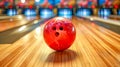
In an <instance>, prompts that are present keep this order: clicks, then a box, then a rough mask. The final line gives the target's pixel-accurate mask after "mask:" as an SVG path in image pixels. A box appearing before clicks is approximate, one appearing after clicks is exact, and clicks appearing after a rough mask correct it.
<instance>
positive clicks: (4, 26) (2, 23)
mask: <svg viewBox="0 0 120 67" xmlns="http://www.w3.org/2000/svg"><path fill="white" fill-rule="evenodd" d="M2 18H4V19H0V32H2V31H5V30H8V29H11V28H14V27H18V26H21V25H24V24H27V23H29V22H30V21H32V20H34V19H30V18H27V17H24V16H22V15H18V16H12V17H11V18H10V17H8V16H6V17H2Z"/></svg>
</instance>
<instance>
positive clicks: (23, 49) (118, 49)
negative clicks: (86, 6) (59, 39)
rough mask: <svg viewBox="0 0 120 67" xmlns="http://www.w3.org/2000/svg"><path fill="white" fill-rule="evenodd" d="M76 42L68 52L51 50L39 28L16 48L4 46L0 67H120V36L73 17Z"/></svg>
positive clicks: (0, 51)
mask: <svg viewBox="0 0 120 67" xmlns="http://www.w3.org/2000/svg"><path fill="white" fill-rule="evenodd" d="M71 21H72V22H73V24H74V25H75V28H76V40H75V41H74V43H73V45H72V46H71V47H70V48H69V49H68V50H66V51H64V52H55V51H54V50H52V49H50V48H49V47H48V46H47V45H46V43H45V42H44V38H43V27H44V25H41V26H40V27H38V28H36V29H35V30H33V31H32V32H30V33H29V34H27V35H25V36H24V37H22V38H21V39H19V40H18V41H16V42H15V43H13V44H5V45H3V44H1V45H0V67H119V66H120V35H119V34H116V33H114V32H112V31H110V30H108V29H105V28H103V27H100V26H97V25H96V24H94V23H90V22H89V21H87V20H83V19H79V18H76V17H73V19H72V20H71Z"/></svg>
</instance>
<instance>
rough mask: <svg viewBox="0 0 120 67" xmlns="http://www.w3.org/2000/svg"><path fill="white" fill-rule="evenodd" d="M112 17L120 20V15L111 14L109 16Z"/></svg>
mask: <svg viewBox="0 0 120 67" xmlns="http://www.w3.org/2000/svg"><path fill="white" fill-rule="evenodd" d="M109 18H110V19H113V20H119V21H120V16H118V15H111V16H109Z"/></svg>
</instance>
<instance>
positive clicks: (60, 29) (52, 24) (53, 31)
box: [43, 17, 76, 51]
mask: <svg viewBox="0 0 120 67" xmlns="http://www.w3.org/2000/svg"><path fill="white" fill-rule="evenodd" d="M43 36H44V40H45V42H46V43H47V45H48V46H49V47H50V48H52V49H54V50H56V51H63V50H65V49H68V48H69V47H70V46H71V45H72V43H73V42H74V40H75V37H76V30H75V27H74V26H73V24H72V22H71V21H70V20H68V19H65V18H62V17H56V18H53V19H50V20H48V21H47V22H46V25H45V27H44V31H43Z"/></svg>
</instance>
